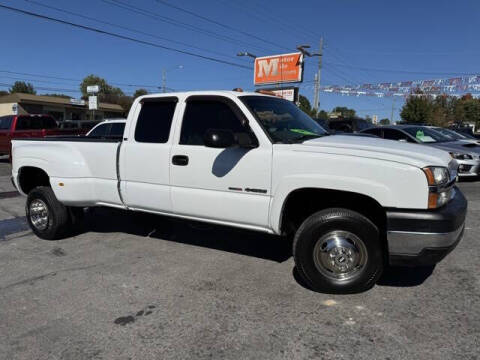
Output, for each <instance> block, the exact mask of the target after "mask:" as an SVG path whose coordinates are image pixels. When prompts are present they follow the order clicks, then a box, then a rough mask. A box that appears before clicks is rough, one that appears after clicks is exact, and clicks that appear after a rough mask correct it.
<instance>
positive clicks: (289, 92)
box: [259, 87, 298, 103]
mask: <svg viewBox="0 0 480 360" xmlns="http://www.w3.org/2000/svg"><path fill="white" fill-rule="evenodd" d="M262 90H263V91H267V92H268V93H271V95H274V96H277V97H279V98H282V99H285V100H288V101H291V102H294V103H296V102H298V87H291V88H280V89H278V88H269V89H266V88H262V89H261V90H259V92H262Z"/></svg>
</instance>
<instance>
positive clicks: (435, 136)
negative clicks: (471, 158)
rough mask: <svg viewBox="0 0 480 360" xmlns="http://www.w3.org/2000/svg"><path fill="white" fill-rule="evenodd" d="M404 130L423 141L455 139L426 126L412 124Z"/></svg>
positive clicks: (437, 141) (432, 141) (436, 141)
mask: <svg viewBox="0 0 480 360" xmlns="http://www.w3.org/2000/svg"><path fill="white" fill-rule="evenodd" d="M403 130H404V131H406V132H407V133H409V134H410V135H412V136H413V137H414V138H415V139H417V140H418V141H420V142H422V143H439V142H447V141H454V140H453V139H452V138H448V137H446V136H445V135H442V134H441V133H439V132H438V131H435V130H433V129H431V128H428V127H424V126H414V127H413V126H412V127H408V128H405V129H403Z"/></svg>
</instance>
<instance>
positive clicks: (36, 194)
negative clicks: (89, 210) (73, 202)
mask: <svg viewBox="0 0 480 360" xmlns="http://www.w3.org/2000/svg"><path fill="white" fill-rule="evenodd" d="M25 207H26V215H27V222H28V224H29V225H30V228H31V229H32V231H33V232H34V233H35V235H37V236H38V237H39V238H41V239H45V240H56V239H60V238H62V237H64V236H65V235H66V234H67V232H68V230H69V226H70V222H69V215H68V210H67V207H66V206H65V205H63V204H62V203H60V202H59V201H58V200H57V198H56V197H55V194H54V193H53V191H52V189H51V188H50V187H46V186H39V187H36V188H35V189H33V190H32V191H30V193H29V194H28V197H27V203H26V206H25Z"/></svg>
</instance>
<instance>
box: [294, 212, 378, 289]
mask: <svg viewBox="0 0 480 360" xmlns="http://www.w3.org/2000/svg"><path fill="white" fill-rule="evenodd" d="M293 257H294V259H295V264H296V267H297V270H298V275H300V277H301V278H302V280H304V282H305V283H306V285H308V286H309V287H310V288H311V289H312V290H315V291H319V292H326V293H335V294H348V293H357V292H362V291H365V290H368V289H370V288H371V287H372V286H373V285H374V284H375V283H376V281H377V280H378V278H379V277H380V275H381V273H382V270H383V253H382V246H381V243H380V237H379V231H378V228H377V227H376V226H375V224H373V223H372V222H371V221H370V220H369V219H367V218H366V217H365V216H363V215H361V214H359V213H357V212H355V211H352V210H348V209H341V208H334V209H326V210H322V211H319V212H317V213H315V214H313V215H311V216H310V217H308V218H307V219H306V220H305V221H304V222H303V224H302V225H301V226H300V228H299V229H298V230H297V232H296V234H295V239H294V242H293Z"/></svg>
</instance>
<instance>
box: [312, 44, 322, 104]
mask: <svg viewBox="0 0 480 360" xmlns="http://www.w3.org/2000/svg"><path fill="white" fill-rule="evenodd" d="M322 57H323V37H321V38H320V50H319V52H318V72H317V73H316V74H315V95H314V98H313V108H314V109H315V110H316V111H317V112H318V111H319V110H320V79H321V75H322Z"/></svg>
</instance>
